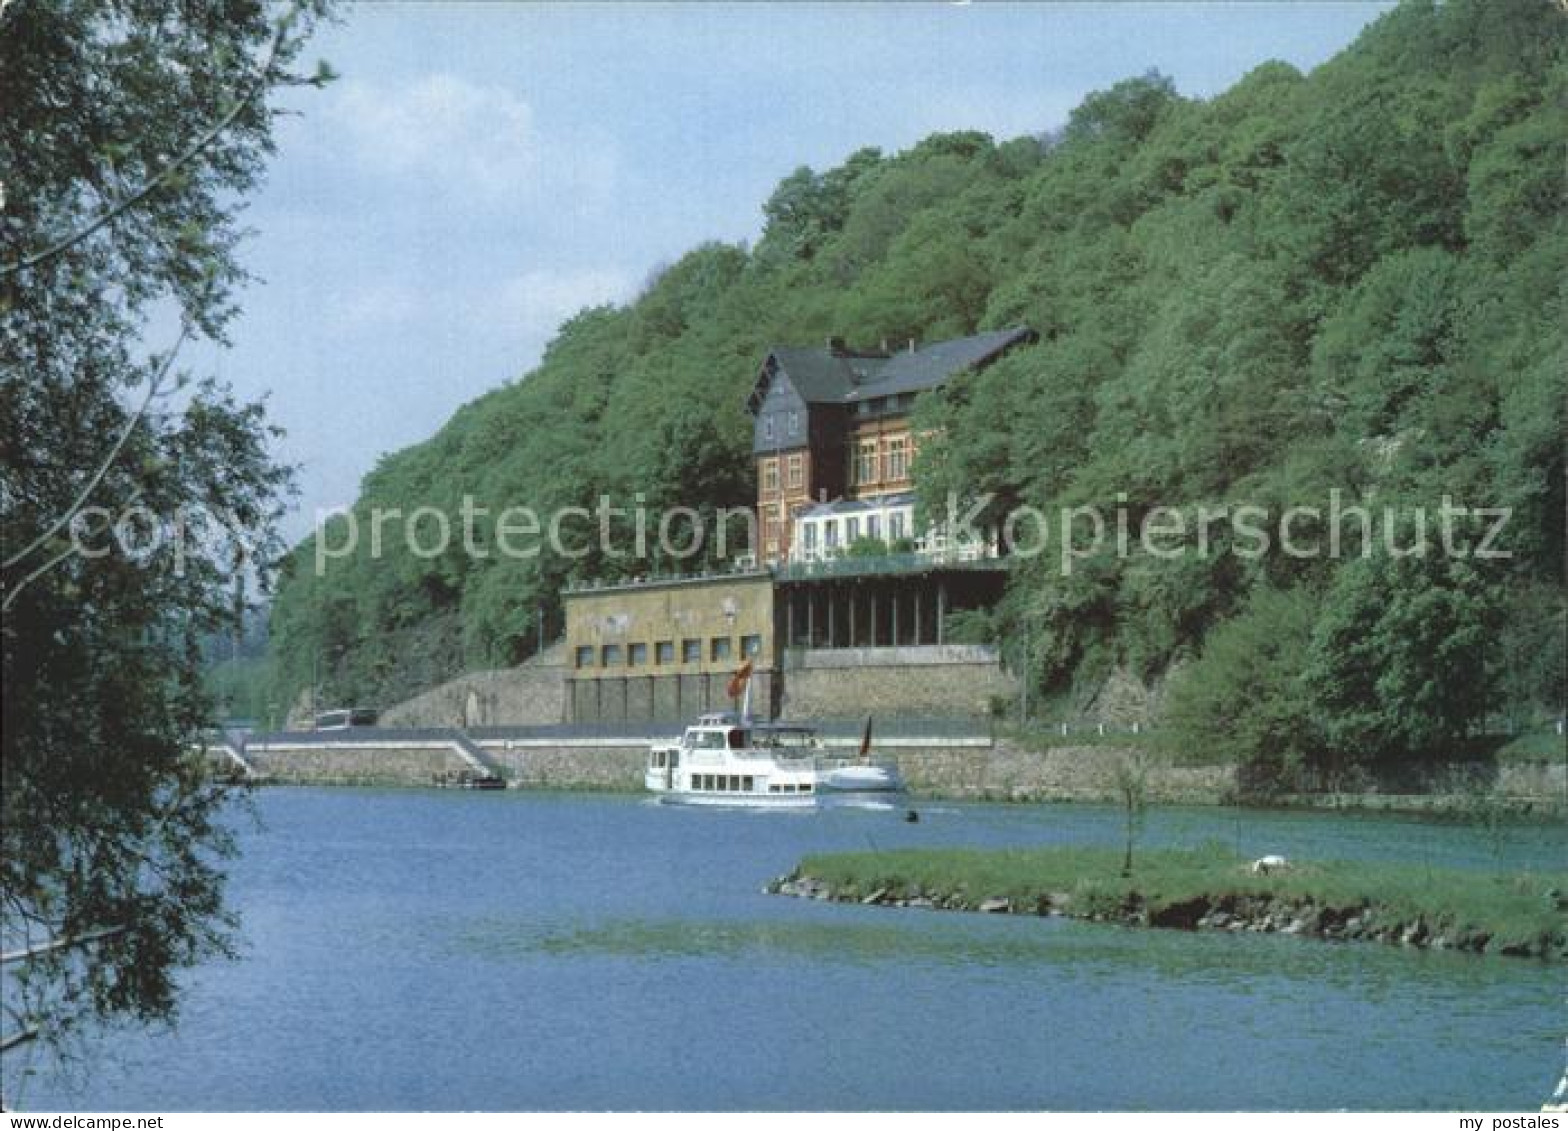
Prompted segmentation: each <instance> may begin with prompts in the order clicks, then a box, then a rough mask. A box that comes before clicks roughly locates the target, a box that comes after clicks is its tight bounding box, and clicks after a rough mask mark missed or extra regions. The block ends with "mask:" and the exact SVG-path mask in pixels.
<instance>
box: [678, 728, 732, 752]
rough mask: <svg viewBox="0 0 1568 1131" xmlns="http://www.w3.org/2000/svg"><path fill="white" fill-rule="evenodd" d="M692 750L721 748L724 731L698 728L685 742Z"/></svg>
mask: <svg viewBox="0 0 1568 1131" xmlns="http://www.w3.org/2000/svg"><path fill="white" fill-rule="evenodd" d="M687 745H688V746H690V747H691V748H692V749H693V750H723V749H724V732H723V731H717V730H699V731H696V732H695V733H693V734H692V735H691V741H690V742H689V743H687Z"/></svg>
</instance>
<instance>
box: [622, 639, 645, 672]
mask: <svg viewBox="0 0 1568 1131" xmlns="http://www.w3.org/2000/svg"><path fill="white" fill-rule="evenodd" d="M647 665H648V646H647V645H646V644H633V645H632V646H631V647H630V648H628V649H627V650H626V666H627V667H629V668H641V667H647Z"/></svg>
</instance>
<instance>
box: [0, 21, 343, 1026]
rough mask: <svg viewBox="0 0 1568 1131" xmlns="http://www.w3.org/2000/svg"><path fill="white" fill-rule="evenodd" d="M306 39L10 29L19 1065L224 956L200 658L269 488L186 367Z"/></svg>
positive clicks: (250, 552)
mask: <svg viewBox="0 0 1568 1131" xmlns="http://www.w3.org/2000/svg"><path fill="white" fill-rule="evenodd" d="M319 15H320V5H318V4H314V3H309V4H298V5H294V6H292V7H288V8H272V7H269V6H268V5H265V4H263V3H260V2H259V0H257V2H247V0H239V2H226V3H174V2H160V0H139V2H137V3H96V2H94V3H88V2H58V3H35V2H29V0H22V2H18V3H12V4H6V5H4V6H0V104H3V105H4V106H5V113H4V114H3V115H0V169H4V170H5V182H6V183H5V206H4V208H3V209H0V359H3V361H0V444H3V466H4V490H3V492H0V523H3V531H4V575H3V576H4V606H5V622H4V630H3V638H4V686H5V704H4V716H5V721H4V757H3V808H0V844H3V848H0V900H3V906H0V937H3V941H4V946H5V949H6V950H7V951H10V950H13V949H22V948H30V947H37V946H40V945H41V944H45V943H48V942H51V941H55V942H60V943H62V944H64V945H62V946H60V947H58V948H56V949H52V950H48V951H45V952H39V953H37V954H36V955H35V956H34V957H33V958H32V959H31V960H30V961H26V962H23V963H20V964H19V965H18V966H17V967H14V969H16V970H17V973H16V975H15V977H14V978H13V977H11V974H10V972H11V970H12V969H13V967H8V971H7V973H8V977H7V992H6V995H5V1002H4V1009H5V1029H6V1032H5V1037H6V1039H7V1040H8V1041H9V1040H11V1039H13V1038H15V1039H25V1038H27V1037H29V1036H30V1035H38V1036H41V1037H43V1038H45V1039H56V1038H59V1037H61V1036H62V1035H63V1034H65V1033H66V1032H68V1031H70V1030H71V1029H72V1028H73V1027H76V1026H78V1025H79V1024H81V1023H83V1022H85V1021H87V1020H89V1019H91V1018H94V1017H97V1018H114V1017H131V1018H162V1017H167V1016H169V1015H170V1014H172V1013H173V1011H174V1009H175V1006H176V987H175V981H174V975H175V971H176V970H177V969H178V968H179V967H181V966H184V965H187V964H189V963H191V962H192V961H194V960H195V959H197V958H199V957H201V956H202V955H206V954H211V953H213V952H217V951H222V950H224V949H225V948H226V946H227V945H228V943H227V939H228V934H227V928H228V925H229V918H228V915H227V913H226V912H225V910H224V906H223V899H222V879H223V876H222V871H221V869H220V866H219V857H221V856H222V854H223V852H224V851H225V849H226V846H227V844H228V839H227V833H226V832H225V830H224V828H223V826H222V823H221V821H220V817H219V810H220V805H221V802H222V798H221V796H220V794H219V793H218V792H217V791H216V790H215V789H214V787H212V786H211V785H209V784H207V783H206V782H205V781H204V776H205V775H204V773H203V768H202V766H201V764H200V762H199V760H197V759H194V758H193V757H192V754H191V749H192V746H193V744H195V743H197V742H198V739H199V736H200V732H201V730H202V728H203V727H205V726H207V725H208V724H209V723H210V722H211V721H212V703H211V700H210V698H209V696H208V694H207V691H206V688H205V686H204V684H203V680H202V655H201V651H202V642H203V640H204V639H206V638H207V637H209V636H210V635H211V634H212V633H213V632H215V631H219V630H221V629H222V628H223V627H224V625H225V624H228V623H230V622H231V621H232V619H233V617H234V613H235V609H234V603H235V602H234V585H235V582H236V580H237V579H238V578H239V577H241V576H243V575H244V574H245V573H246V572H247V571H248V570H249V569H251V568H253V567H258V566H259V564H260V563H261V562H264V561H265V560H266V558H267V557H268V556H269V555H270V554H271V553H273V552H275V549H276V547H275V546H274V543H273V535H272V534H271V524H272V522H273V520H274V519H275V518H276V517H277V515H278V511H279V507H280V496H281V494H282V492H283V490H284V488H285V486H286V476H285V474H284V473H283V472H282V471H281V470H280V469H278V468H277V467H276V466H274V464H273V463H272V461H271V458H270V455H269V450H268V449H269V446H270V438H271V437H270V431H269V428H268V426H267V424H266V421H265V419H264V417H263V415H262V412H261V409H260V408H259V407H258V406H256V405H251V404H244V403H241V402H239V401H237V400H235V399H234V398H233V397H232V396H231V395H230V394H229V393H228V392H227V391H226V390H225V389H223V388H222V387H220V386H218V385H215V384H213V383H212V382H210V381H202V382H187V380H186V378H185V376H184V375H183V374H182V373H181V371H180V369H179V367H178V358H177V356H176V355H177V352H178V350H179V349H180V346H181V343H183V342H184V341H185V340H188V339H189V338H193V337H194V338H206V339H210V340H214V341H221V340H222V334H223V328H224V325H225V323H226V322H227V321H228V320H229V318H230V317H231V316H232V314H233V313H234V310H235V302H234V295H235V288H236V287H237V285H238V284H239V283H240V282H241V281H242V280H243V279H244V272H243V269H242V268H241V267H240V265H239V262H238V260H237V258H236V255H235V250H236V245H237V243H238V240H239V236H240V229H239V226H238V213H239V209H240V207H241V203H242V201H243V199H244V197H245V195H246V193H247V192H248V191H250V190H251V189H252V188H254V187H255V184H256V181H257V178H258V177H259V175H260V173H261V170H262V166H263V162H264V160H265V158H266V156H267V155H268V154H269V153H270V151H271V147H272V141H271V123H272V118H273V115H274V113H275V112H276V111H275V110H274V109H273V108H272V106H271V104H270V100H271V98H272V96H273V94H274V93H275V92H276V91H277V90H278V89H279V88H280V87H282V86H285V85H289V84H294V83H300V82H307V81H324V79H325V78H326V77H327V76H326V73H325V72H324V71H320V72H318V74H317V76H316V78H315V80H310V79H301V78H297V77H295V76H294V75H293V74H292V70H291V69H292V67H293V65H294V63H295V62H296V60H297V57H298V55H299V53H300V49H301V45H302V43H303V41H304V38H305V36H306V34H307V33H308V31H309V29H310V27H311V25H312V24H313V23H314V22H315V21H316V20H317V18H318V17H319ZM170 312H172V313H173V314H174V315H176V316H177V318H178V320H179V321H181V322H182V323H183V325H184V332H183V333H182V334H180V335H179V336H178V337H176V338H171V340H168V341H162V342H151V343H149V341H148V333H149V327H151V326H154V325H158V324H162V323H163V322H166V321H168V319H167V318H164V317H160V318H157V319H155V318H154V315H155V314H159V315H163V314H167V313H170ZM149 350H151V352H149ZM176 391H178V395H176ZM181 521H183V522H184V523H185V524H186V525H185V528H184V529H183V530H182V528H181V527H180V525H179V523H180V522H181ZM111 528H114V529H111ZM117 540H118V543H119V545H118V546H116V544H115V543H116V541H117ZM132 543H134V545H132ZM247 556H249V559H250V560H249V562H248V563H247Z"/></svg>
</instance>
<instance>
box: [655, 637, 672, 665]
mask: <svg viewBox="0 0 1568 1131" xmlns="http://www.w3.org/2000/svg"><path fill="white" fill-rule="evenodd" d="M653 662H654V663H656V664H673V663H674V662H675V641H673V640H660V641H659V642H658V643H657V644H655V645H654V646H653Z"/></svg>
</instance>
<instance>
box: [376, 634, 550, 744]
mask: <svg viewBox="0 0 1568 1131" xmlns="http://www.w3.org/2000/svg"><path fill="white" fill-rule="evenodd" d="M565 663H566V649H565V648H564V647H563V646H561V645H556V646H554V647H552V648H547V649H546V650H545V651H544V652H542V653H541V654H539V655H538V656H535V657H534V658H533V659H531V660H528V661H527V662H526V663H524V664H523V665H521V666H520V667H515V668H500V669H497V670H495V671H483V672H469V673H468V674H467V675H461V676H458V677H457V678H456V679H452V680H448V681H447V682H446V683H443V684H441V685H440V686H438V687H432V688H431V689H430V690H429V691H426V692H423V693H422V694H420V695H416V696H414V698H412V699H408V700H406V701H404V702H402V703H399V704H397V705H396V706H395V707H389V708H387V709H386V710H385V711H383V712H382V713H381V725H382V726H389V727H431V726H438V727H476V726H537V725H545V724H549V723H559V722H565V721H566V719H567V703H566V667H565Z"/></svg>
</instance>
